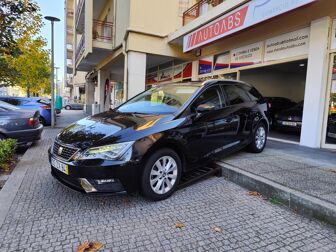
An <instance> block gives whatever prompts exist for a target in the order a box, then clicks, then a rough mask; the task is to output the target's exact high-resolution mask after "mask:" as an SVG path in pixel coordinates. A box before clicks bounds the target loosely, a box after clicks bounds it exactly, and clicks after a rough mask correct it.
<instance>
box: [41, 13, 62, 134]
mask: <svg viewBox="0 0 336 252" xmlns="http://www.w3.org/2000/svg"><path fill="white" fill-rule="evenodd" d="M44 18H45V19H46V20H48V21H50V22H51V66H50V68H51V76H50V80H51V127H52V128H53V127H54V126H55V80H54V22H59V21H61V20H60V19H58V18H57V17H51V16H46V17H44Z"/></svg>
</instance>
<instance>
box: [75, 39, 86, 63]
mask: <svg viewBox="0 0 336 252" xmlns="http://www.w3.org/2000/svg"><path fill="white" fill-rule="evenodd" d="M84 50H85V36H84V34H83V35H82V37H81V39H80V41H79V43H78V45H77V47H76V54H75V58H76V63H77V62H78V60H79V58H80V57H81V56H82V55H83V53H84Z"/></svg>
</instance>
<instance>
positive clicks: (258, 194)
mask: <svg viewBox="0 0 336 252" xmlns="http://www.w3.org/2000/svg"><path fill="white" fill-rule="evenodd" d="M248 195H250V196H255V197H257V196H260V195H261V194H260V193H258V192H256V191H253V192H248Z"/></svg>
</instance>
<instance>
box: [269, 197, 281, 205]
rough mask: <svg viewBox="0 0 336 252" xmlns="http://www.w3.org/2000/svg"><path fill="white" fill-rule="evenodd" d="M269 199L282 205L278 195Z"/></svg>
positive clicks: (275, 203)
mask: <svg viewBox="0 0 336 252" xmlns="http://www.w3.org/2000/svg"><path fill="white" fill-rule="evenodd" d="M269 201H270V202H271V203H272V204H274V205H281V200H280V199H279V198H277V197H276V196H272V197H271V198H270V199H269Z"/></svg>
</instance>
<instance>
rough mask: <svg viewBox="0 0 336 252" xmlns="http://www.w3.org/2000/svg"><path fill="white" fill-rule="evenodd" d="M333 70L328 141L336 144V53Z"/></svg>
mask: <svg viewBox="0 0 336 252" xmlns="http://www.w3.org/2000/svg"><path fill="white" fill-rule="evenodd" d="M331 71H332V76H331V88H330V96H329V111H328V122H327V136H326V143H327V144H335V145H336V54H335V55H334V56H333V61H332V70H331Z"/></svg>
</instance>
